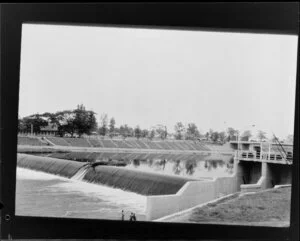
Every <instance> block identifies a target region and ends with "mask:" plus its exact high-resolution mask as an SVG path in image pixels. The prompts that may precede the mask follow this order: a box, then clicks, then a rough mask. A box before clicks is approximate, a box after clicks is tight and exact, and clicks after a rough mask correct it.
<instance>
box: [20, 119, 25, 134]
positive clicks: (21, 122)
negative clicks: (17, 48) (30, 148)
mask: <svg viewBox="0 0 300 241" xmlns="http://www.w3.org/2000/svg"><path fill="white" fill-rule="evenodd" d="M18 131H19V132H20V131H26V124H25V122H24V120H23V119H20V118H19V119H18Z"/></svg>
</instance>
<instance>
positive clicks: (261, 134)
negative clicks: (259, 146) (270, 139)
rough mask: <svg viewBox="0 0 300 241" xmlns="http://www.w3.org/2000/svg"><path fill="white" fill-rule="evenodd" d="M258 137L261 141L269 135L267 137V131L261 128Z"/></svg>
mask: <svg viewBox="0 0 300 241" xmlns="http://www.w3.org/2000/svg"><path fill="white" fill-rule="evenodd" d="M257 138H258V139H259V140H260V141H262V140H265V139H267V137H266V132H264V131H260V130H259V131H258V133H257Z"/></svg>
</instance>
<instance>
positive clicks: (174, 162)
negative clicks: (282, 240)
mask: <svg viewBox="0 0 300 241" xmlns="http://www.w3.org/2000/svg"><path fill="white" fill-rule="evenodd" d="M35 155H36V154H35ZM40 155H43V156H48V157H54V158H59V159H68V160H72V161H77V162H101V163H102V164H105V165H114V166H124V168H129V169H135V170H140V171H145V172H152V173H161V174H164V175H172V176H174V175H175V176H182V177H189V178H196V179H198V178H199V179H203V178H213V177H226V176H229V175H231V174H232V173H233V159H232V155H226V154H221V153H219V154H205V155H204V154H193V153H192V154H155V153H151V154H149V153H148V154H147V153H110V152H103V153H88V152H85V153H82V152H70V153H50V154H40Z"/></svg>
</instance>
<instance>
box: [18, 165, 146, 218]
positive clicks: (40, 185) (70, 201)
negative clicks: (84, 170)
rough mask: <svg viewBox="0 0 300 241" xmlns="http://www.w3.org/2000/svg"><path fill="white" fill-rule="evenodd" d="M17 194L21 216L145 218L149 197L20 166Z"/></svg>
mask: <svg viewBox="0 0 300 241" xmlns="http://www.w3.org/2000/svg"><path fill="white" fill-rule="evenodd" d="M16 197H17V198H16V214H17V215H21V216H22V215H25V216H45V217H72V218H73V217H76V218H93V219H117V220H118V219H121V211H122V210H124V212H125V219H129V214H130V212H134V213H135V214H136V216H137V219H138V220H145V205H146V197H145V196H142V195H138V194H136V193H132V192H125V191H122V190H120V189H115V188H110V187H106V186H103V185H99V184H92V183H86V182H83V181H78V180H74V179H67V178H63V177H58V176H56V175H52V174H48V173H44V172H37V171H33V170H29V169H25V168H19V167H18V168H17V185H16Z"/></svg>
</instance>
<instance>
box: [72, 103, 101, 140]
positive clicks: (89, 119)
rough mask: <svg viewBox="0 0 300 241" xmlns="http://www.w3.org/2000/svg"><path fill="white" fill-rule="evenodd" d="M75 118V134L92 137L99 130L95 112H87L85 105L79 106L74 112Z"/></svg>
mask: <svg viewBox="0 0 300 241" xmlns="http://www.w3.org/2000/svg"><path fill="white" fill-rule="evenodd" d="M74 114H75V118H74V120H73V125H74V128H75V132H76V133H77V134H78V135H79V136H82V135H83V134H87V135H90V134H91V132H92V131H93V130H95V129H96V128H97V121H96V118H95V113H94V112H93V111H87V110H86V109H85V107H84V106H83V105H78V106H77V109H75V110H74Z"/></svg>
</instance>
